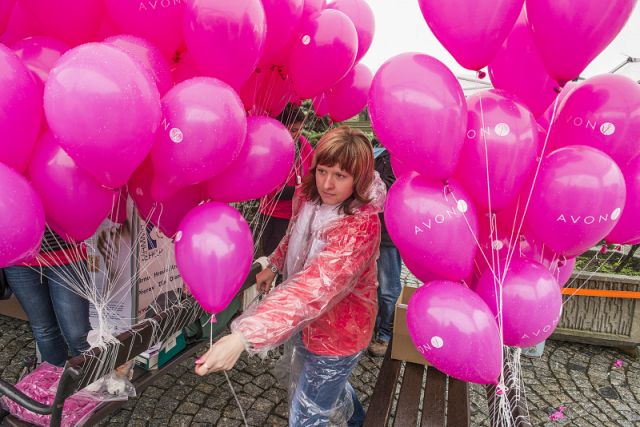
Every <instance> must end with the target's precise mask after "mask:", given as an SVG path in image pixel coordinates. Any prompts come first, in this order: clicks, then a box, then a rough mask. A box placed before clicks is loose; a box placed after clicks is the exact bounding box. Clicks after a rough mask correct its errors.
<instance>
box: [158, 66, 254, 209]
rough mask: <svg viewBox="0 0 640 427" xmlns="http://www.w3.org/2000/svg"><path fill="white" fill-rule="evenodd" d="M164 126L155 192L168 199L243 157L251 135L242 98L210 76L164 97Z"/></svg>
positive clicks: (185, 82) (184, 83)
mask: <svg viewBox="0 0 640 427" xmlns="http://www.w3.org/2000/svg"><path fill="white" fill-rule="evenodd" d="M162 112H163V117H164V120H163V124H162V128H161V131H160V132H159V133H158V137H157V140H156V143H155V145H154V146H153V149H152V150H151V158H152V160H153V169H154V171H155V176H154V180H153V186H152V193H153V197H154V199H156V200H162V201H164V200H167V199H168V198H170V197H171V196H172V195H173V194H175V192H176V191H177V190H178V189H180V188H183V187H187V186H189V185H194V184H197V183H199V182H202V181H206V180H207V179H209V178H212V177H214V176H215V175H217V174H219V173H220V172H222V171H223V170H225V169H226V168H227V167H228V166H229V165H231V163H232V162H233V161H234V160H235V159H236V158H237V157H238V154H239V153H240V149H241V148H242V144H243V142H244V139H245V136H246V133H247V119H246V116H245V113H244V108H243V106H242V101H241V100H240V97H239V96H238V95H237V94H236V93H235V92H234V91H233V89H231V87H230V86H229V85H227V84H226V83H224V82H222V81H220V80H218V79H214V78H211V77H196V78H193V79H190V80H186V81H184V82H182V83H180V84H178V85H176V86H175V87H174V88H173V89H171V90H170V91H169V92H167V94H166V95H165V96H164V98H162Z"/></svg>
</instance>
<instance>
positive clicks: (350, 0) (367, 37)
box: [327, 0, 376, 62]
mask: <svg viewBox="0 0 640 427" xmlns="http://www.w3.org/2000/svg"><path fill="white" fill-rule="evenodd" d="M327 8H328V9H336V10H339V11H340V12H342V13H344V14H345V15H347V16H348V17H349V19H351V21H352V22H353V25H354V26H355V27H356V32H357V33H358V53H357V55H356V62H358V61H359V60H360V59H362V57H363V56H364V55H365V54H366V53H367V51H368V50H369V48H370V47H371V43H372V42H373V34H374V33H375V30H376V20H375V17H374V15H373V10H371V6H369V5H368V4H367V2H366V1H364V0H335V1H334V2H333V3H331V4H329V5H328V6H327Z"/></svg>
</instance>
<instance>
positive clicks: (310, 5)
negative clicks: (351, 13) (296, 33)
mask: <svg viewBox="0 0 640 427" xmlns="http://www.w3.org/2000/svg"><path fill="white" fill-rule="evenodd" d="M326 3H327V1H326V0H304V5H303V7H302V17H301V21H302V20H307V19H309V17H311V15H313V14H314V13H317V12H320V11H321V10H323V9H324V8H325V7H326V6H327V5H326Z"/></svg>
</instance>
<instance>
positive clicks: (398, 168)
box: [390, 156, 415, 177]
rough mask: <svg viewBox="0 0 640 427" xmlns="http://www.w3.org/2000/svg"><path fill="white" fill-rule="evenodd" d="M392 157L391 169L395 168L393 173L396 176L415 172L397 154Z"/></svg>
mask: <svg viewBox="0 0 640 427" xmlns="http://www.w3.org/2000/svg"><path fill="white" fill-rule="evenodd" d="M390 159H391V169H392V170H393V174H394V175H395V176H396V177H400V176H401V175H405V174H410V173H415V172H414V171H413V170H411V168H409V167H408V166H407V165H405V164H404V163H403V162H402V160H400V159H398V158H397V157H396V156H390Z"/></svg>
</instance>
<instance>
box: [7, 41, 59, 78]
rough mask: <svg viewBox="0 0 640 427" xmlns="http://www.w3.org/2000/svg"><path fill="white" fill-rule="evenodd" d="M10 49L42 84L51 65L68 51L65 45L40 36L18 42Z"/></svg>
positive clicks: (47, 75)
mask: <svg viewBox="0 0 640 427" xmlns="http://www.w3.org/2000/svg"><path fill="white" fill-rule="evenodd" d="M12 48H13V51H14V52H15V53H16V55H18V58H20V59H21V60H22V62H24V64H25V65H26V66H27V68H28V69H29V70H31V71H32V72H33V73H34V74H35V75H37V76H38V77H39V78H40V80H42V83H45V82H46V81H47V78H48V77H49V71H51V68H53V65H54V64H55V63H56V62H57V61H58V59H60V57H61V56H62V55H63V54H64V53H65V52H66V51H67V50H69V46H68V45H67V44H66V43H63V42H61V41H59V40H56V39H52V38H50V37H41V36H35V37H28V38H26V39H23V40H20V41H19V42H17V43H15V44H14V45H13V46H12Z"/></svg>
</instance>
